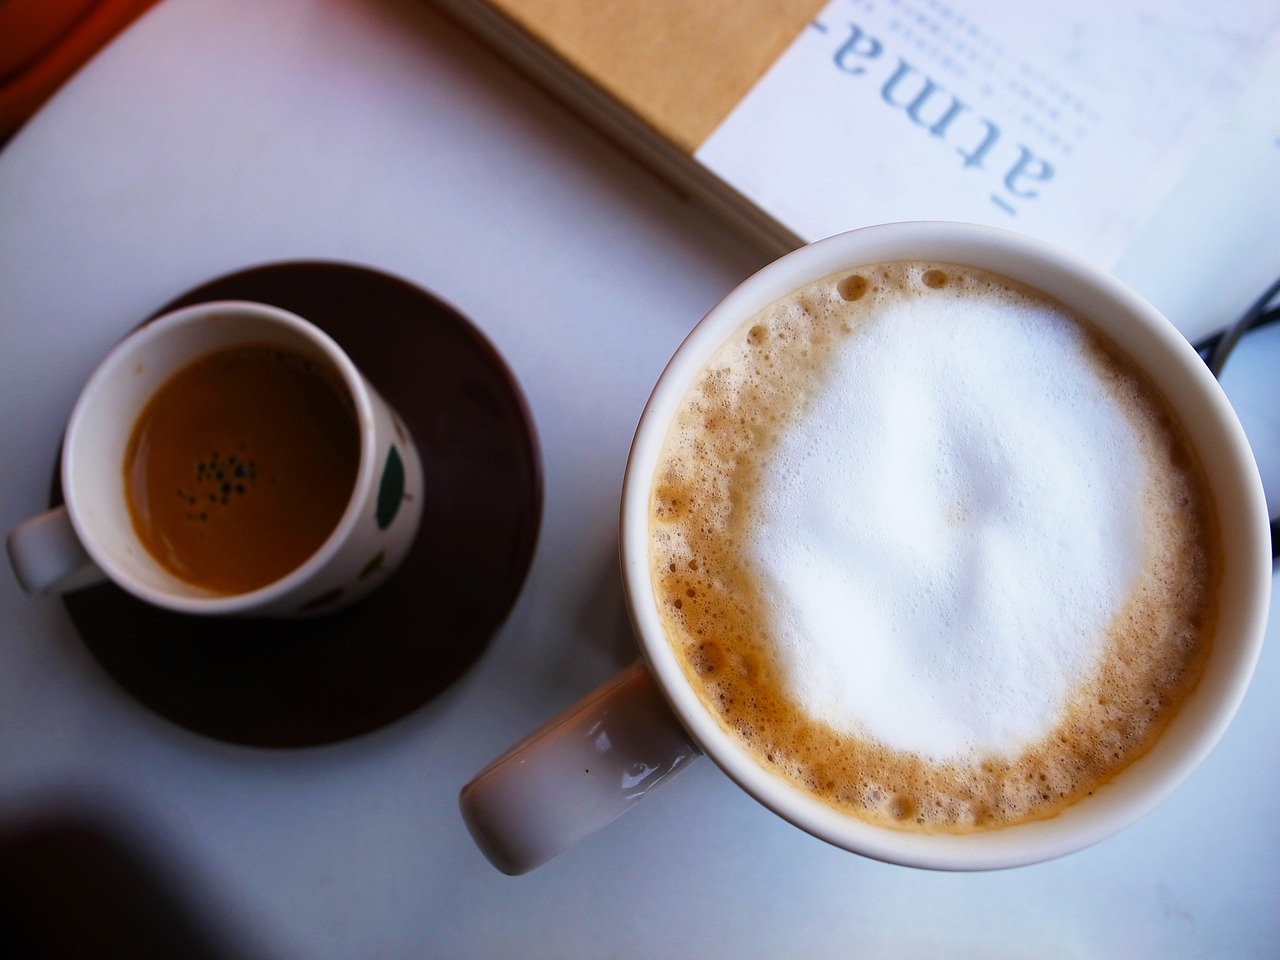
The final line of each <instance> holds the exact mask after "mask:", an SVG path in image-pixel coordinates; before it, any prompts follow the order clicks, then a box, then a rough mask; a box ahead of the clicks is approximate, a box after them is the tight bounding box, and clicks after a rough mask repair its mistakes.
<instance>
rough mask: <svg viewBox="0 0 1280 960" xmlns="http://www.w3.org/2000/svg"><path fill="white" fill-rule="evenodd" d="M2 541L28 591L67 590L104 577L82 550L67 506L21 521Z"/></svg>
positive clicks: (48, 591)
mask: <svg viewBox="0 0 1280 960" xmlns="http://www.w3.org/2000/svg"><path fill="white" fill-rule="evenodd" d="M5 543H6V546H7V547H8V548H9V563H10V564H11V565H12V566H13V572H14V574H15V575H16V576H17V578H18V583H19V584H21V586H22V589H23V590H25V591H27V593H35V594H40V593H66V592H67V591H69V590H77V589H79V588H80V587H87V586H90V585H91V584H94V583H99V582H101V581H102V580H105V579H106V576H105V575H104V574H103V572H102V571H101V570H100V569H99V568H98V565H97V564H96V563H94V562H93V560H92V558H90V556H89V554H88V553H86V552H85V549H84V546H83V545H82V544H81V543H80V538H79V537H78V536H77V535H76V531H75V528H74V527H72V525H71V517H70V516H69V515H68V514H67V508H66V507H55V508H54V509H52V510H49V511H47V512H45V513H42V514H39V515H38V516H34V517H31V518H30V519H28V520H24V521H22V523H20V524H18V525H17V526H16V527H14V528H13V529H12V530H10V531H9V536H8V538H7V539H6V541H5Z"/></svg>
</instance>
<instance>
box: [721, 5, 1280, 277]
mask: <svg viewBox="0 0 1280 960" xmlns="http://www.w3.org/2000/svg"><path fill="white" fill-rule="evenodd" d="M1278 39H1280V4H1277V3H1275V2H1273V0H1217V2H1214V3H1211V4H1207V3H1203V2H1201V0H1072V2H1071V3H1056V2H1055V3H1020V4H1009V3H1006V2H1004V0H945V2H944V0H833V2H831V3H830V4H828V6H827V7H826V8H824V9H823V10H822V11H821V12H820V14H819V15H818V17H817V18H816V19H815V20H814V21H813V23H812V24H811V25H810V26H809V27H808V28H807V29H806V30H805V31H803V32H802V34H801V35H800V36H799V37H798V38H797V39H796V40H795V41H794V43H793V44H792V45H791V47H790V48H789V49H788V50H787V51H786V52H785V53H784V55H783V56H782V57H781V58H780V59H779V60H778V61H777V62H776V63H775V64H774V66H773V67H772V68H771V69H770V70H769V71H768V72H767V73H766V74H765V76H764V77H762V79H761V80H760V81H759V82H758V83H757V84H756V86H755V87H754V88H753V89H752V90H751V91H750V92H749V93H748V95H747V96H746V97H745V98H744V99H743V100H742V101H741V103H740V104H739V105H738V106H737V107H735V109H734V110H733V111H732V112H731V113H730V115H729V116H728V117H727V118H726V119H725V121H724V122H723V123H722V124H721V125H720V126H719V128H718V129H717V130H716V131H714V133H713V134H712V135H711V136H710V137H709V138H708V140H707V141H706V143H704V144H703V145H702V147H701V148H699V150H698V152H697V158H698V160H699V161H700V162H701V163H703V164H704V165H705V166H707V167H708V168H710V169H711V170H712V171H714V172H715V173H716V174H718V175H719V176H720V177H721V178H723V179H724V180H725V181H727V182H728V183H729V184H730V185H731V186H733V187H734V188H736V189H737V190H738V191H739V192H741V193H743V194H744V195H745V196H747V197H748V198H749V199H751V200H752V201H754V202H755V203H756V204H757V205H758V206H760V207H761V208H763V209H764V210H765V211H767V212H768V213H769V214H771V215H772V216H773V217H774V218H776V219H777V220H779V221H780V222H782V223H783V224H784V225H785V226H787V227H789V228H790V229H792V230H793V231H794V232H796V233H797V234H799V235H800V236H801V237H802V238H803V239H805V240H814V239H818V238H820V237H823V236H827V235H829V234H832V233H837V232H840V231H842V230H847V229H851V228H853V227H857V226H861V225H865V224H869V223H877V222H883V221H892V220H908V219H956V220H968V221H976V222H981V223H990V224H994V225H998V226H1005V227H1009V228H1011V229H1016V230H1020V231H1022V232H1025V233H1030V234H1033V235H1036V236H1039V237H1042V238H1044V239H1046V240H1050V241H1053V242H1056V243H1059V244H1061V245H1063V246H1066V247H1068V248H1070V249H1073V250H1075V251H1076V252H1078V253H1080V254H1082V255H1084V256H1085V257H1087V258H1088V259H1090V260H1092V261H1094V262H1095V263H1097V264H1099V265H1100V266H1103V267H1111V266H1113V265H1114V264H1115V262H1116V261H1117V260H1118V259H1119V258H1120V257H1121V255H1122V254H1123V253H1124V252H1125V250H1126V248H1127V246H1128V245H1129V244H1130V243H1131V242H1132V241H1133V239H1134V238H1135V237H1136V236H1137V235H1138V234H1139V232H1140V231H1141V230H1142V229H1143V227H1144V226H1145V225H1146V224H1147V223H1148V222H1149V221H1150V220H1151V218H1152V216H1153V215H1154V214H1155V213H1156V211H1157V210H1158V209H1159V208H1160V205H1161V203H1162V201H1164V200H1165V198H1166V197H1167V196H1168V195H1169V193H1170V191H1171V190H1172V188H1173V187H1174V186H1175V185H1176V184H1177V183H1178V181H1179V179H1180V178H1181V177H1182V176H1183V174H1184V173H1185V171H1187V169H1188V168H1189V167H1191V166H1192V164H1193V162H1194V160H1195V159H1196V157H1197V156H1198V155H1199V154H1200V153H1201V152H1202V151H1203V150H1205V149H1206V147H1207V146H1208V145H1209V144H1211V142H1212V141H1213V139H1214V138H1215V137H1217V136H1222V135H1224V133H1223V131H1224V121H1225V119H1226V118H1227V117H1229V116H1230V114H1231V111H1232V109H1233V106H1234V104H1235V103H1236V102H1237V100H1239V98H1240V97H1241V95H1242V94H1243V93H1244V92H1245V91H1246V89H1247V88H1248V86H1249V84H1250V83H1252V82H1257V78H1258V77H1259V75H1260V71H1261V69H1262V67H1263V65H1264V64H1265V63H1266V62H1267V61H1268V59H1269V58H1270V56H1271V55H1272V54H1273V53H1274V52H1275V51H1276V50H1277V48H1278V47H1280V44H1278V43H1277V40H1278ZM1226 128H1227V132H1228V133H1230V134H1231V135H1234V136H1240V135H1241V133H1242V131H1241V130H1240V129H1239V127H1238V125H1236V126H1235V127H1231V126H1230V125H1229V124H1228V125H1226ZM1247 132H1248V131H1245V133H1247ZM1277 132H1280V131H1277ZM1255 141H1256V142H1249V141H1246V143H1247V145H1248V147H1249V148H1251V149H1257V150H1262V151H1270V152H1276V153H1280V151H1278V150H1277V143H1276V140H1275V134H1274V132H1273V133H1272V134H1270V135H1269V136H1261V135H1260V136H1258V137H1255ZM1238 186H1239V185H1238V184H1227V185H1226V188H1227V189H1228V190H1229V189H1233V188H1235V187H1238Z"/></svg>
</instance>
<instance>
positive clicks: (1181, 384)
mask: <svg viewBox="0 0 1280 960" xmlns="http://www.w3.org/2000/svg"><path fill="white" fill-rule="evenodd" d="M896 260H927V261H938V262H945V263H955V264H966V265H970V266H973V267H977V268H982V269H986V270H989V271H992V272H995V273H999V274H1003V275H1004V276H1007V277H1010V278H1012V279H1014V280H1017V281H1021V282H1022V283H1025V284H1027V285H1029V286H1031V287H1034V288H1037V289H1039V290H1041V291H1043V292H1045V293H1047V294H1049V295H1050V296H1051V297H1054V298H1056V299H1057V300H1059V301H1061V302H1062V303H1063V304H1065V305H1067V306H1068V307H1069V308H1072V309H1074V310H1075V311H1076V312H1077V313H1079V314H1080V315H1082V316H1085V317H1088V318H1090V319H1091V320H1092V321H1094V322H1095V323H1096V324H1097V325H1098V326H1099V327H1100V328H1101V329H1102V330H1103V331H1104V332H1105V333H1106V334H1107V335H1108V336H1109V337H1110V338H1111V339H1112V340H1113V342H1114V343H1115V344H1116V345H1117V346H1118V347H1119V348H1120V350H1121V351H1123V352H1124V353H1126V354H1127V355H1128V356H1129V357H1131V358H1132V359H1133V360H1135V361H1136V362H1137V363H1138V364H1139V365H1140V366H1141V367H1142V368H1143V369H1144V370H1145V371H1146V372H1147V374H1148V375H1149V376H1150V378H1151V379H1152V380H1153V381H1154V382H1155V384H1156V386H1157V388H1158V389H1159V390H1160V392H1161V393H1163V394H1164V396H1165V397H1166V399H1167V400H1168V401H1169V402H1170V404H1171V405H1172V406H1173V407H1174V409H1175V412H1176V414H1177V416H1178V417H1179V418H1180V419H1181V421H1182V423H1183V426H1184V428H1185V430H1186V433H1187V435H1188V438H1189V440H1190V442H1191V444H1192V446H1193V447H1194V448H1195V449H1196V450H1197V451H1198V453H1199V456H1200V458H1201V460H1202V463H1203V466H1204V468H1205V472H1206V474H1207V482H1208V484H1209V487H1210V492H1211V495H1212V498H1213V500H1214V502H1215V503H1216V507H1217V512H1218V523H1219V528H1220V536H1221V546H1222V555H1223V557H1222V562H1223V569H1222V576H1221V582H1220V587H1219V592H1218V596H1219V603H1220V614H1219V618H1218V623H1217V633H1216V636H1215V637H1214V639H1213V642H1212V647H1211V652H1210V654H1209V656H1208V660H1207V664H1206V666H1205V669H1204V673H1203V675H1202V678H1201V680H1200V682H1199V684H1198V686H1197V687H1196V689H1195V690H1194V692H1193V693H1192V694H1191V695H1190V696H1189V697H1188V698H1187V699H1186V701H1185V702H1184V703H1183V704H1182V706H1181V708H1180V709H1179V710H1178V712H1177V713H1176V714H1175V716H1174V718H1173V720H1172V722H1171V723H1170V725H1169V726H1168V728H1167V729H1166V730H1165V731H1164V732H1163V733H1162V734H1161V735H1160V736H1159V737H1158V739H1157V740H1156V742H1155V744H1154V746H1152V748H1151V749H1150V750H1149V751H1148V752H1147V753H1146V754H1145V755H1144V756H1142V757H1140V758H1139V759H1138V760H1137V761H1135V762H1134V763H1133V764H1131V765H1130V766H1128V767H1127V768H1125V769H1124V770H1123V771H1122V772H1121V773H1120V774H1118V775H1117V776H1116V777H1115V778H1114V779H1112V780H1111V781H1109V782H1108V783H1106V784H1105V785H1104V786H1102V787H1101V788H1098V789H1096V791H1095V792H1094V793H1093V794H1092V795H1090V796H1088V797H1086V798H1085V799H1082V800H1080V801H1078V802H1076V803H1074V804H1073V805H1071V806H1069V807H1067V808H1066V809H1065V810H1063V811H1062V812H1060V813H1059V814H1057V815H1056V816H1053V817H1051V818H1049V819H1042V820H1036V821H1032V822H1026V823H1020V824H1017V825H1013V826H1007V827H1002V828H996V829H989V830H979V831H975V832H970V833H967V834H960V835H958V834H949V833H922V832H912V831H904V830H898V829H892V828H889V827H885V826H877V825H874V824H872V823H870V822H868V821H864V820H860V819H858V818H856V817H853V816H851V815H846V814H844V813H841V812H838V811H837V810H836V809H835V808H833V807H831V806H828V805H827V804H825V803H823V802H822V801H820V800H818V799H816V798H815V797H814V796H812V795H810V794H808V793H806V792H804V791H802V790H800V789H798V788H796V787H794V786H792V785H791V784H790V783H788V782H786V781H784V780H783V779H781V778H780V777H779V776H777V775H775V774H774V773H771V772H769V771H768V770H766V769H765V768H764V767H763V766H761V765H760V764H759V763H758V762H757V761H756V760H755V759H753V757H752V756H751V755H750V754H749V753H748V752H747V751H746V750H745V749H744V748H742V747H741V746H740V745H739V743H738V742H737V740H736V739H734V738H733V737H731V736H730V735H729V734H727V733H726V732H725V731H724V730H723V729H722V728H721V726H720V722H719V721H718V719H717V718H716V717H715V716H713V715H712V714H711V713H710V712H709V711H708V710H707V708H706V707H705V706H704V705H703V703H702V702H701V700H700V699H699V696H698V694H697V692H696V691H695V690H694V689H693V688H692V686H691V685H690V683H689V681H688V680H687V679H686V676H685V673H684V670H683V668H682V666H681V664H680V662H679V661H678V658H677V655H676V653H675V652H674V651H673V650H672V648H671V646H670V645H669V644H668V641H667V639H666V637H665V636H664V632H663V627H662V623H661V620H660V617H659V612H658V608H657V604H656V601H655V595H654V589H653V586H652V583H651V579H650V577H651V574H650V561H649V540H650V529H649V525H650V495H651V493H650V491H651V486H652V477H653V473H654V469H655V464H656V463H657V460H658V457H659V454H660V450H661V448H662V445H663V442H664V439H665V437H666V435H667V432H668V427H669V425H670V423H671V421H672V417H673V415H674V413H675V411H676V409H677V407H678V406H679V404H680V403H681V400H682V398H683V396H684V395H685V393H686V390H687V388H688V387H689V385H690V384H691V382H692V381H693V380H694V378H695V377H696V376H697V375H698V373H699V372H700V371H701V369H702V368H703V366H704V364H705V363H706V361H707V360H708V358H709V357H710V356H711V355H712V354H713V353H714V352H715V350H716V349H717V348H718V347H719V346H720V345H721V344H722V343H723V342H724V341H725V340H726V338H727V337H729V336H730V334H732V333H733V332H734V331H736V330H737V329H739V327H740V326H741V325H742V324H743V323H744V322H745V321H746V320H747V319H748V318H750V317H752V316H753V315H754V314H755V313H756V312H757V311H758V310H760V309H761V308H763V307H765V306H767V305H768V304H770V303H772V302H774V301H776V300H778V299H780V298H782V297H784V296H785V295H787V294H789V293H790V292H792V291H794V290H796V289H798V288H800V287H802V286H804V285H805V284H807V283H810V282H812V281H815V280H818V279H820V278H823V277H826V276H829V275H832V274H834V273H836V272H837V271H843V270H849V269H852V268H855V267H858V266H860V265H866V264H875V263H883V262H889V261H896ZM621 563H622V574H623V581H624V585H625V593H626V598H627V604H628V607H629V610H630V614H631V617H632V622H633V625H634V627H635V632H636V636H637V638H638V641H639V645H640V651H641V654H642V662H641V663H640V664H638V665H636V666H634V667H632V668H631V669H629V670H628V671H625V672H624V673H623V674H622V675H620V676H618V677H615V678H614V679H613V680H611V681H609V682H608V683H606V684H605V685H604V686H603V687H601V688H600V690H598V691H596V693H594V694H593V695H591V696H589V697H588V698H586V699H585V700H584V701H582V702H581V703H579V704H577V705H575V706H574V707H572V708H570V709H569V710H568V711H566V712H565V713H564V714H563V715H561V716H559V717H557V718H555V719H554V720H553V721H551V722H549V723H548V724H547V725H545V726H544V727H542V728H541V729H540V730H538V731H536V732H534V733H533V734H532V735H530V736H529V737H528V738H526V739H525V740H524V741H522V742H521V743H520V744H518V745H517V746H516V747H514V748H513V749H512V750H511V751H509V752H508V753H506V754H504V755H503V756H502V757H500V758H499V759H498V760H496V761H495V762H494V763H493V764H492V765H490V766H489V767H488V768H486V769H485V770H484V771H482V772H481V773H480V774H479V775H477V777H476V778H475V779H474V780H473V781H472V782H471V783H469V784H468V785H467V786H466V787H465V788H464V789H463V791H462V794H461V805H462V811H463V816H464V819H465V821H466V823H467V825H468V827H469V828H470V830H471V832H472V835H473V836H474V837H475V839H476V841H477V843H478V845H479V846H480V847H481V849H482V850H483V851H484V852H485V853H486V855H487V856H488V857H489V858H490V860H491V861H492V862H493V863H494V864H495V865H496V866H498V867H499V868H500V869H502V870H504V871H505V872H508V873H521V872H524V871H526V870H529V869H532V868H533V867H535V866H537V865H538V864H539V863H541V862H543V861H545V860H546V859H548V858H550V857H552V856H554V855H556V854H557V853H559V852H561V851H562V850H564V849H565V848H567V847H568V846H569V845H571V844H573V843H575V842H576V841H578V840H579V839H581V838H583V837H584V836H586V835H587V834H589V833H591V832H593V831H594V830H596V829H598V828H600V827H601V826H603V825H604V824H606V823H608V822H609V821H610V820H612V819H613V818H614V817H616V816H617V815H618V814H620V813H621V812H623V811H624V810H626V809H627V808H628V807H629V806H630V805H631V804H633V803H635V802H636V801H637V800H638V799H640V798H641V797H643V796H644V795H645V794H646V792H648V791H649V790H651V789H652V788H653V787H655V786H657V785H660V784H661V783H663V782H665V781H666V780H667V779H668V778H669V776H670V775H671V774H672V773H674V772H676V771H678V770H680V769H682V768H683V766H684V765H685V764H687V762H688V761H690V760H691V759H693V758H695V757H697V756H698V755H699V754H700V753H705V754H706V755H708V756H709V757H711V758H712V759H713V760H714V761H715V762H716V763H717V764H718V765H719V766H720V767H721V768H722V769H723V770H724V772H725V773H727V774H728V775H729V776H730V777H731V778H732V779H733V780H734V781H736V782H737V783H738V784H739V785H740V786H741V787H742V788H743V789H745V790H746V791H747V792H748V793H749V794H750V795H752V796H753V797H755V798H756V799H757V800H758V801H760V802H761V803H763V804H764V805H765V806H766V807H768V808H769V809H771V810H773V811H774V812H775V813H777V814H778V815H780V816H782V817H784V818H786V819H787V820H789V821H791V822H792V823H793V824H795V825H797V826H799V827H800V828H802V829H804V830H806V831H808V832H809V833H811V834H813V835H815V836H817V837H820V838H822V839H824V840H826V841H828V842H830V843H832V844H835V845H836V846H839V847H843V848H845V849H847V850H850V851H853V852H856V853H860V854H863V855H866V856H869V857H874V858H877V859H881V860H885V861H889V862H894V863H899V864H905V865H912V866H919V867H929V868H936V869H953V870H974V869H990V868H997V867H1009V866H1016V865H1021V864H1028V863H1033V862H1037V861H1042V860H1047V859H1050V858H1053V857H1056V856H1059V855H1062V854H1066V853H1069V852H1072V851H1075V850H1078V849H1081V848H1083V847H1085V846H1087V845H1089V844H1092V843H1094V842H1096V841H1098V840H1101V839H1102V838H1104V837H1106V836H1108V835H1110V834H1112V833H1114V832H1115V831H1117V830H1119V829H1121V828H1122V827H1124V826H1125V825H1127V824H1129V823H1131V822H1133V821H1134V820H1136V819H1137V818H1139V817H1140V816H1142V815H1143V814H1144V813H1145V812H1147V811H1149V810H1150V809H1151V808H1152V807H1154V806H1155V805H1156V804H1157V803H1159V802H1160V801H1161V800H1162V799H1163V798H1164V797H1166V796H1167V795H1168V794H1169V793H1170V792H1172V791H1173V789H1174V788H1175V787H1176V786H1177V785H1178V784H1179V783H1181V782H1182V781H1183V780H1184V779H1185V778H1186V777H1187V776H1189V775H1190V774H1191V772H1192V770H1193V769H1194V768H1195V767H1196V766H1197V765H1198V764H1199V763H1200V761H1201V760H1202V759H1203V758H1204V757H1205V755H1206V754H1207V753H1208V752H1209V750H1210V749H1211V748H1212V746H1213V745H1214V743H1215V742H1216V741H1217V740H1218V739H1219V737H1220V736H1221V735H1222V733H1223V731H1224V730H1225V729H1226V727H1227V724H1228V723H1229V722H1230V720H1231V718H1232V716H1233V715H1234V713H1235V711H1236V708H1237V706H1238V704H1239V703H1240V700H1241V699H1242V697H1243V696H1244V693H1245V690H1246V688H1247V686H1248V683H1249V680H1250V677H1251V675H1252V672H1253V669H1254V664H1255V661H1256V659H1257V656H1258V653H1259V649H1260V645H1261V642H1262V636H1263V632H1264V629H1265V624H1266V617H1267V611H1268V603H1269V594H1270V587H1271V553H1270V543H1269V531H1268V519H1267V512H1266V507H1265V503H1264V499H1263V494H1262V487H1261V482H1260V480H1259V477H1258V471H1257V467H1256V464H1255V462H1254V459H1253V455H1252V452H1251V450H1250V448H1249V445H1248V443H1247V441H1246V439H1245V436H1244V433H1243V431H1242V430H1241V428H1240V425H1239V422H1238V421H1237V419H1236V417H1235V414H1234V412H1233V410H1232V409H1231V407H1230V404H1229V403H1228V401H1227V400H1226V398H1225V396H1224V394H1223V393H1222V391H1221V389H1220V388H1219V386H1218V384H1217V381H1216V380H1215V379H1214V378H1213V376H1212V375H1211V374H1210V373H1209V371H1208V370H1207V369H1206V367H1205V365H1204V364H1203V363H1202V361H1201V360H1200V358H1199V357H1198V356H1197V355H1196V353H1195V351H1194V350H1192V349H1191V347H1190V346H1189V345H1188V344H1187V342H1186V341H1185V339H1183V337H1182V336H1181V335H1180V334H1179V333H1178V331H1177V330H1176V329H1175V328H1174V327H1173V326H1172V325H1171V324H1170V323H1169V322H1168V321H1167V320H1166V319H1165V318H1164V317H1163V316H1161V315H1160V314H1159V313H1158V312H1157V311H1156V310H1155V309H1154V308H1153V307H1151V306H1150V305H1149V304H1147V303H1146V302H1145V301H1143V300H1142V299H1141V298H1139V297H1138V296H1137V295H1135V294H1134V293H1132V292H1131V291H1129V290H1128V289H1127V288H1125V287H1124V286H1122V285H1121V284H1120V283H1118V282H1117V281H1115V280H1114V279H1112V278H1110V277H1109V276H1106V275H1104V274H1102V273H1100V272H1098V271H1096V270H1094V269H1092V268H1090V267H1089V266H1087V265H1085V264H1083V263H1082V262H1080V261H1078V260H1076V259H1075V258H1073V257H1072V256H1070V255H1068V254H1066V253H1064V252H1062V251H1060V250H1058V249H1056V248H1053V247H1050V246H1047V245H1045V244H1042V243H1040V242H1037V241H1034V240H1031V239H1029V238H1026V237H1023V236H1019V235H1017V234H1013V233H1010V232H1007V231H1002V230H996V229H992V228H986V227H979V226H973V225H965V224H954V223H903V224H889V225H882V226H876V227H869V228H865V229H861V230H856V231H853V232H851V233H847V234H843V235H839V236H836V237H832V238H830V239H827V240H824V241H820V242H818V243H815V244H812V245H810V246H807V247H804V248H802V249H799V250H797V251H794V252H793V253H791V254H788V255H787V256H785V257H783V258H781V259H780V260H778V261H776V262H774V263H773V264H771V265H769V266H767V267H765V268H764V269H763V270H761V271H760V272H758V273H757V274H755V275H754V276H752V277H750V278H749V279H748V280H746V281H745V282H744V283H742V284H741V285H740V286H739V287H738V288H736V289H735V290H733V291H732V292H731V293H730V294H729V295H728V296H727V297H725V298H724V300H722V301H721V302H720V303H719V304H718V305H717V306H716V307H715V308H713V309H712V310H711V311H710V313H708V314H707V316H706V317H705V318H703V320H702V321H701V322H700V323H699V324H698V325H697V327H696V328H695V329H694V330H693V331H692V333H691V334H690V335H689V337H688V338H687V339H686V340H685V342H684V343H683V344H682V345H681V347H680V348H679V350H678V351H677V352H676V354H675V355H674V357H673V358H672V360H671V362H670V363H669V365H668V366H667V368H666V370H665V371H664V372H663V374H662V376H661V378H660V380H659V381H658V384H657V386H656V387H655V389H654V391H653V394H652V396H651V398H650V400H649V403H648V405H647V406H646V408H645V410H644V412H643V416H642V417H641V420H640V423H639V426H638V429H637V431H636V435H635V439H634V443H633V445H632V448H631V453H630V457H629V460H628V464H627V470H626V477H625V483H624V489H623V493H622V509H621Z"/></svg>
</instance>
